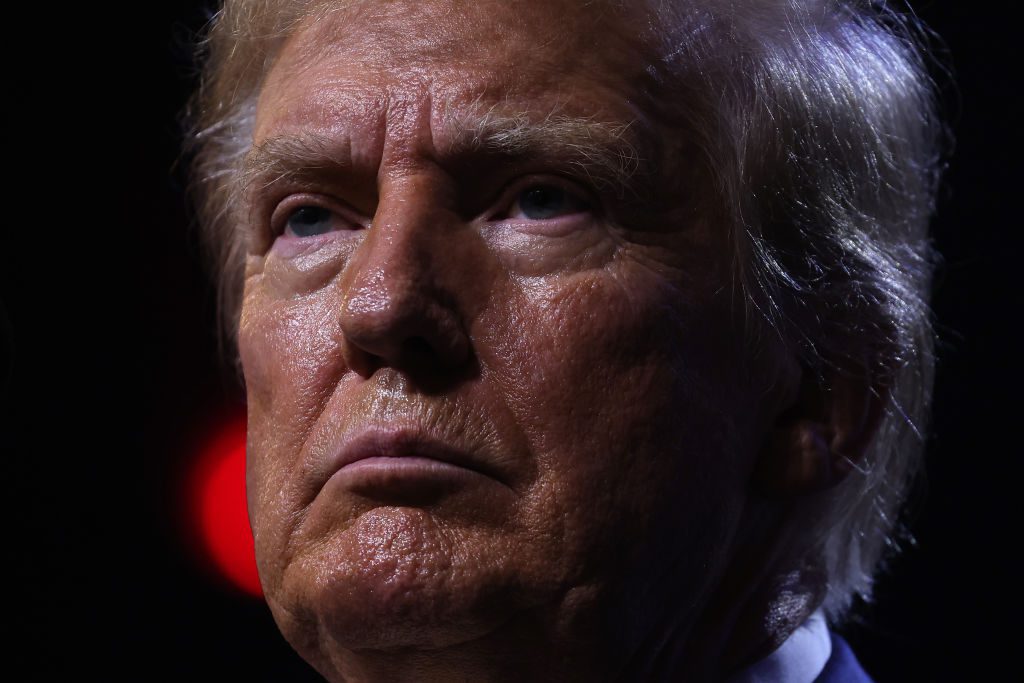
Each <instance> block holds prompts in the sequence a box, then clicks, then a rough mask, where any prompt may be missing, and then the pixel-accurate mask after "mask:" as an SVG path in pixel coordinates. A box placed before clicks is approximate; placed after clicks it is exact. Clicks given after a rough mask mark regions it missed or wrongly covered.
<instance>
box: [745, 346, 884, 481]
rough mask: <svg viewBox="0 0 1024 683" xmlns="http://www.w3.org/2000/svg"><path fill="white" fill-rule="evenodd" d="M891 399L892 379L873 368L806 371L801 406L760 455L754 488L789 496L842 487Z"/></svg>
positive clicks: (778, 425) (781, 420) (783, 418)
mask: <svg viewBox="0 0 1024 683" xmlns="http://www.w3.org/2000/svg"><path fill="white" fill-rule="evenodd" d="M888 396H889V382H888V380H887V379H883V378H881V377H879V376H878V374H877V373H872V372H871V370H870V369H869V367H868V364H867V363H864V364H850V363H848V364H846V365H845V366H843V367H829V368H827V369H826V370H825V371H824V372H822V373H820V374H812V373H810V372H808V371H806V370H805V371H803V372H802V377H801V381H800V389H799V396H798V398H797V401H796V402H795V404H794V405H793V406H791V407H790V408H789V409H788V410H786V411H784V412H783V413H781V414H780V415H779V417H778V418H777V419H776V422H775V424H774V426H773V427H772V429H771V432H770V434H769V436H768V438H767V440H766V442H765V445H764V447H763V448H762V451H761V453H760V454H759V456H758V460H757V463H756V464H755V469H754V478H753V483H754V487H755V488H756V489H757V490H758V491H759V492H760V493H762V494H765V495H768V496H770V497H789V496H794V495H803V494H809V493H814V492H817V491H821V490H824V489H827V488H830V487H832V486H835V485H836V484H838V483H839V482H841V481H842V480H843V479H844V478H845V477H846V476H847V475H848V474H849V473H850V472H851V471H852V470H853V469H854V468H856V467H857V465H858V463H859V462H860V461H861V460H862V459H863V456H864V454H865V453H866V452H867V449H868V446H870V444H871V441H872V439H873V438H874V436H875V434H876V432H877V431H878V428H879V426H880V425H881V423H882V418H883V417H884V416H885V408H886V404H887V402H888Z"/></svg>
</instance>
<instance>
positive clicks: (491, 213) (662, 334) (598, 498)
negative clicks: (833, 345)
mask: <svg viewBox="0 0 1024 683" xmlns="http://www.w3.org/2000/svg"><path fill="white" fill-rule="evenodd" d="M580 5H581V3H577V2H552V1H549V0H548V1H545V2H528V3H523V2H508V1H506V0H502V1H501V2H485V1H477V2H466V3H453V2H442V1H433V0H430V1H422V0H420V1H418V2H415V3H406V2H391V3H351V4H349V5H347V6H345V7H344V8H341V9H338V10H337V11H335V12H333V13H331V14H329V15H327V16H326V17H323V18H321V19H320V20H319V21H317V22H311V21H307V22H305V23H303V24H302V25H300V26H299V27H298V28H297V29H296V31H295V32H294V33H293V35H292V36H291V37H290V38H289V39H288V41H287V42H286V43H285V45H284V46H283V48H282V50H281V53H280V55H279V57H278V58H277V60H276V62H275V64H274V66H273V68H272V69H271V71H270V72H269V75H268V78H267V80H266V82H265V84H264V87H263V89H262V92H261V95H260V98H259V103H258V108H257V117H256V125H255V132H254V148H255V149H267V143H268V141H274V140H280V139H282V138H283V137H287V136H295V137H298V138H302V139H308V138H309V136H313V135H315V136H317V138H318V139H320V140H328V141H330V143H329V144H330V145H331V147H330V150H329V152H330V153H329V156H330V158H331V159H332V162H331V164H325V168H322V169H321V170H319V171H318V172H317V173H316V174H313V176H303V177H302V178H301V179H299V178H297V177H295V178H293V177H292V176H290V175H284V176H282V175H281V174H278V175H276V176H274V177H262V178H259V179H255V180H252V181H251V182H249V183H248V185H247V187H246V194H245V211H244V215H245V226H246V229H247V230H248V231H249V233H250V237H251V240H250V241H251V245H252V246H251V249H250V253H249V255H248V257H247V268H246V281H245V295H244V304H243V308H242V317H241V325H240V335H239V348H240V351H241V357H242V363H243V368H244V372H245V380H246V386H247V391H248V404H249V443H248V455H249V462H248V473H247V481H248V490H249V508H250V517H251V521H252V527H253V531H254V534H255V540H256V552H257V559H258V565H259V571H260V577H261V581H262V582H263V587H264V591H265V594H266V596H267V600H268V603H269V605H270V607H271V610H272V611H273V614H274V617H275V619H276V621H277V622H278V624H279V626H280V628H281V630H282V633H283V634H284V635H285V637H286V638H287V639H288V640H289V642H290V643H291V644H292V645H293V646H294V647H295V648H296V650H298V652H299V653H300V654H301V655H302V656H303V657H305V658H306V659H307V660H308V661H309V662H310V663H312V664H313V666H315V667H316V668H317V669H318V670H319V671H320V672H321V673H322V674H323V675H324V676H325V677H326V678H328V679H329V680H332V681H364V680H365V681H372V680H387V681H402V680H410V681H411V680H416V681H428V680H494V681H499V680H516V681H519V680H577V679H578V680H609V679H626V680H630V679H634V678H643V679H645V680H657V679H659V678H671V679H673V680H678V679H679V678H680V677H686V678H687V679H688V680H702V679H707V680H711V679H715V678H718V677H720V676H722V675H724V674H726V673H728V672H730V671H732V670H733V669H735V668H737V667H739V666H741V665H742V664H744V663H746V662H748V661H750V660H751V659H753V658H756V657H758V656H762V655H764V654H766V653H767V652H768V651H770V650H771V649H772V647H774V645H776V644H778V643H779V642H781V640H782V639H784V638H785V636H786V635H787V634H788V633H789V631H791V630H792V629H793V628H794V627H795V626H796V625H797V624H799V623H800V622H801V621H802V619H803V617H805V616H806V614H807V613H808V612H809V611H810V610H811V609H813V607H814V605H815V604H816V602H815V601H816V600H817V599H819V598H820V590H819V587H817V586H816V584H815V583H814V582H813V581H812V580H810V579H808V578H807V577H809V576H812V575H813V571H807V572H805V573H804V574H800V573H797V574H795V575H794V574H792V572H789V573H787V571H788V570H791V569H792V567H791V566H789V565H786V564H785V563H784V562H783V561H782V559H780V558H781V556H782V550H781V549H782V547H783V546H784V543H781V541H780V539H781V540H784V539H785V538H786V535H785V532H784V531H783V529H784V528H785V524H784V522H785V520H786V519H787V517H786V515H787V514H788V512H787V511H788V509H789V508H788V507H787V504H786V502H785V501H784V500H782V501H780V500H779V499H780V498H784V496H774V497H772V496H768V497H765V496H763V495H755V494H754V493H752V487H753V484H752V482H754V480H755V479H757V478H758V477H760V478H761V479H762V480H764V481H766V482H769V483H771V482H773V481H774V482H775V484H776V485H777V486H776V487H777V488H779V489H784V490H785V491H786V492H787V495H789V492H790V489H793V490H796V491H798V492H799V491H800V490H801V487H802V486H803V483H804V482H805V481H812V480H813V481H816V482H818V480H819V479H820V477H819V475H818V474H817V473H816V471H815V464H814V463H816V462H817V459H816V458H817V457H818V451H816V450H815V448H817V445H816V444H819V443H820V442H821V440H822V438H817V437H820V436H821V435H820V434H819V433H818V432H821V433H824V434H825V437H823V438H826V439H827V438H831V436H834V434H833V433H832V432H828V430H827V429H826V428H825V427H824V426H822V427H820V428H819V427H816V426H813V425H812V426H808V424H809V423H806V421H805V422H800V423H799V425H800V426H799V428H787V429H788V430H783V431H782V432H781V433H780V431H779V427H778V424H777V423H778V422H779V416H780V415H781V414H782V413H783V411H785V410H786V409H787V408H789V407H790V406H792V405H793V403H794V401H796V399H797V395H798V393H799V391H800V389H799V387H800V374H799V370H798V369H794V364H793V362H792V361H791V359H789V358H788V357H786V356H785V354H783V353H782V351H781V350H779V349H776V348H774V347H772V346H771V345H770V343H768V342H765V344H764V345H763V346H762V347H761V348H760V351H759V353H758V354H756V355H755V356H753V357H752V356H751V352H750V349H749V346H747V345H744V344H742V343H740V341H739V340H741V339H742V338H743V336H744V330H743V328H742V325H741V323H740V321H739V320H738V319H737V318H738V315H737V311H738V310H739V307H738V306H737V304H736V301H734V300H733V298H732V296H731V294H730V293H731V292H732V291H733V289H732V288H731V285H730V283H731V280H730V276H729V272H730V271H729V267H730V263H731V255H730V252H729V245H728V241H727V239H726V235H724V234H723V231H722V230H721V229H720V227H719V226H716V225H715V224H714V222H713V221H712V220H709V219H708V218H707V212H706V211H704V210H702V204H701V201H700V199H699V194H700V193H699V192H698V191H695V188H696V189H697V190H699V188H700V174H699V163H698V162H697V160H696V159H695V158H693V156H692V155H691V156H689V157H688V156H687V154H688V151H687V150H688V145H687V140H686V134H685V131H682V130H678V129H675V128H673V127H672V126H670V125H668V124H667V123H666V122H665V120H664V117H663V116H662V115H661V114H659V112H658V111H657V106H656V105H655V95H656V94H657V93H656V90H655V88H654V86H653V85H652V84H651V83H649V82H648V81H647V79H646V76H645V74H646V71H645V68H644V67H645V65H646V64H648V63H649V62H650V55H646V54H644V53H643V51H642V49H641V48H640V47H639V43H638V41H637V38H636V32H635V31H631V30H630V27H632V26H639V25H642V21H643V18H642V17H640V16H638V15H623V14H619V13H615V12H612V11H610V10H607V11H592V10H585V9H583V8H581V7H580ZM566 27H572V30H567V29H566ZM488 112H490V113H491V114H495V113H497V114H500V115H502V116H505V115H507V116H509V117H520V118H523V117H525V120H528V121H529V122H531V123H533V124H537V125H541V124H542V123H543V122H544V121H550V120H552V117H566V118H573V119H581V120H584V119H585V120H587V121H590V122H592V123H594V124H599V125H604V124H607V126H606V128H605V129H607V130H624V131H625V132H623V133H622V134H621V136H620V138H621V139H620V140H619V143H621V142H622V141H623V140H624V141H625V142H626V143H628V145H629V148H630V149H633V150H635V151H636V157H637V165H636V169H635V172H634V174H633V177H634V178H635V179H637V182H642V184H643V188H642V194H643V201H638V200H637V199H636V198H637V197H638V196H639V194H638V192H635V191H633V190H634V189H635V188H628V189H629V191H626V192H621V191H617V189H618V190H622V189H623V188H614V187H609V186H608V185H607V184H604V185H600V186H598V185H599V184H596V183H594V182H593V180H592V179H591V178H589V177H588V175H587V174H586V173H585V172H581V171H580V170H579V169H578V168H575V169H574V168H569V169H566V168H564V167H563V166H562V165H560V163H559V160H558V159H557V158H554V157H552V156H550V155H549V156H547V157H546V156H545V155H544V154H543V153H541V154H532V155H527V156H526V157H521V156H516V155H515V154H511V155H510V154H508V153H504V152H503V153H501V154H495V153H493V151H490V150H486V149H485V150H473V149H467V147H466V145H465V144H462V142H464V141H460V139H459V133H458V131H459V130H460V128H459V125H463V124H459V125H454V124H453V123H452V122H453V121H456V122H463V123H465V122H467V121H468V122H473V121H479V120H480V119H481V118H482V117H484V116H485V114H487V113H488ZM303 136H306V138H303ZM613 143H614V144H618V143H615V141H613V140H609V141H602V142H600V143H599V144H601V145H605V146H607V145H611V144H613ZM556 146H557V145H553V148H554V147H556ZM680 160H681V161H680ZM538 184H540V185H545V186H552V185H553V186H555V187H557V188H560V189H561V190H562V191H564V192H567V193H568V194H567V196H568V197H570V198H571V199H569V200H567V201H566V202H565V203H564V204H563V205H562V208H561V209H560V210H559V211H558V212H556V215H554V216H553V217H550V218H542V219H536V218H531V217H530V216H529V215H527V214H528V213H529V212H527V211H525V210H524V208H523V205H522V201H523V200H522V192H523V190H525V189H527V188H528V187H532V186H536V185H538ZM301 207H321V208H324V209H327V210H328V211H329V212H330V213H329V214H328V215H329V216H330V218H329V221H328V227H327V229H325V230H323V231H322V232H321V234H315V235H312V236H305V237H301V236H297V235H295V234H293V232H292V231H291V228H290V227H289V225H291V226H293V227H294V225H295V224H296V223H295V220H294V219H295V215H296V214H295V212H296V210H298V209H300V208H301ZM824 422H826V423H827V422H828V419H827V416H826V418H825V419H824ZM397 427H401V428H405V429H407V430H412V431H414V432H416V433H418V434H426V435H429V436H430V437H431V438H433V439H436V440H439V441H442V442H444V443H446V444H448V445H450V446H452V447H453V448H458V449H460V450H462V451H464V452H465V453H468V454H469V455H470V457H471V458H472V459H474V462H475V463H477V465H479V469H481V470H483V471H484V472H485V473H483V474H481V473H468V474H467V476H464V477H461V476H460V477H455V478H454V479H452V478H448V479H445V478H443V477H442V478H441V479H442V480H443V481H440V480H435V479H431V478H430V477H424V476H420V475H414V474H409V473H406V474H398V475H394V476H393V477H390V478H389V477H388V476H385V475H380V476H378V477H377V479H373V478H372V477H370V480H369V483H367V480H359V479H358V477H353V476H348V478H347V479H346V478H345V476H342V475H338V474H337V473H336V470H337V463H336V461H335V460H333V459H332V458H333V456H334V454H336V453H337V451H338V449H339V448H344V447H345V445H346V444H350V443H351V442H352V439H354V438H355V437H356V436H358V435H359V434H361V433H365V432H366V431H367V430H372V429H379V430H385V431H386V430H387V429H394V428H397ZM801 430H803V431H801ZM815 430H817V431H815ZM780 434H781V435H780ZM801 434H804V436H803V437H801V436H800V435H801ZM808 434H810V436H815V437H816V438H817V440H815V438H810V436H807V435H808ZM414 450H415V449H412V451H414ZM823 452H824V453H825V454H826V456H827V453H828V449H827V447H826V448H825V450H824V451H823ZM791 454H796V455H797V456H799V457H798V458H797V459H796V460H793V459H792V458H791V457H790V455H791ZM402 455H417V453H415V452H411V451H410V452H408V453H403V454H402ZM800 458H802V459H800ZM765 462H767V463H768V465H766V464H765ZM778 462H781V463H782V464H778V465H774V466H773V465H772V463H778ZM794 462H796V464H795V465H794V464H793V463H794ZM807 463H810V464H807ZM801 468H803V469H801ZM805 470H806V471H805ZM780 472H781V474H780ZM779 482H782V483H779ZM787 482H788V483H787ZM792 482H796V484H795V485H793V486H790V484H792ZM819 483H820V482H819ZM783 484H785V485H783ZM754 488H756V487H754ZM761 488H762V489H763V488H764V487H763V486H762V487H761ZM769 488H770V486H769ZM793 576H796V577H797V578H796V579H793V578H792V577H793ZM785 577H790V578H789V579H785ZM786 581H788V583H786V589H787V590H788V591H789V594H790V595H802V596H805V597H806V599H805V600H803V601H802V602H801V601H800V600H797V601H795V602H793V601H791V604H795V605H797V606H796V607H792V606H791V607H789V608H788V609H789V612H785V610H783V612H782V613H780V612H779V611H778V610H779V609H781V608H777V606H773V602H772V596H773V595H776V594H777V593H778V592H779V590H780V586H782V585H783V583H785V582H786ZM773 610H775V611H774V612H773ZM769 616H771V617H772V618H768V617H769Z"/></svg>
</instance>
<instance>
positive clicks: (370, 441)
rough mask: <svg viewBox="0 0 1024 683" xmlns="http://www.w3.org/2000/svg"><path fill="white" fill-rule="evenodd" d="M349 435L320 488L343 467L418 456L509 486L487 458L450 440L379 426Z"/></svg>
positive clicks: (405, 428) (413, 429)
mask: <svg viewBox="0 0 1024 683" xmlns="http://www.w3.org/2000/svg"><path fill="white" fill-rule="evenodd" d="M349 434H350V435H349V436H348V438H343V439H342V440H341V444H340V447H339V448H336V449H335V450H334V451H333V452H332V453H330V454H329V455H328V461H329V462H328V472H327V473H326V474H327V476H326V478H325V479H324V481H323V482H321V484H325V483H326V480H327V479H329V478H330V477H331V476H333V474H334V473H335V472H337V471H338V470H340V469H341V468H343V467H345V466H346V465H350V464H352V463H354V462H358V461H359V460H363V459H365V458H372V457H377V456H383V457H392V458H402V457H411V456H419V457H425V458H432V459H434V460H439V461H441V462H446V463H450V464H452V465H457V466H459V467H464V468H466V469H468V470H472V471H474V472H478V473H480V474H483V475H485V476H488V477H490V478H492V479H495V480H497V481H498V482H500V483H502V484H505V485H506V486H507V485H508V483H507V482H506V481H505V479H504V478H503V477H502V475H501V473H500V472H499V471H498V470H497V469H496V468H495V466H494V464H493V463H492V462H490V460H491V459H490V458H488V457H487V456H486V454H484V453H481V452H480V451H479V450H477V449H468V448H462V447H459V446H456V445H453V444H452V440H450V439H445V438H438V437H437V436H435V435H433V434H430V433H429V432H428V431H426V430H423V429H419V428H416V427H410V426H381V427H371V428H367V429H363V430H359V431H356V432H355V433H352V432H350V433H349Z"/></svg>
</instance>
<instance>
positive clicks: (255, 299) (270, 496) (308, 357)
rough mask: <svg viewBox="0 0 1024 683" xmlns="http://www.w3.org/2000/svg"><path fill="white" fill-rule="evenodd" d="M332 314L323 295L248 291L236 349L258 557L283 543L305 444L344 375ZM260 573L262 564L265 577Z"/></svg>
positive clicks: (299, 493)
mask: <svg viewBox="0 0 1024 683" xmlns="http://www.w3.org/2000/svg"><path fill="white" fill-rule="evenodd" d="M332 311H333V307H332V306H331V302H330V301H329V298H328V296H327V293H326V292H317V293H313V294H309V295H307V296H304V297H300V298H295V299H276V298H273V297H270V296H267V295H266V293H265V292H263V291H261V290H260V287H259V285H256V286H254V287H249V286H247V288H246V297H245V301H244V304H243V309H242V319H241V324H240V327H239V339H238V345H239V353H240V356H241V360H242V368H243V371H244V375H245V383H246V394H247V404H248V405H247V408H248V421H249V428H248V433H249V436H248V444H247V473H246V478H247V483H248V498H249V514H250V519H251V522H252V527H253V532H254V535H255V538H256V550H257V557H258V558H260V559H261V560H262V559H264V558H268V557H276V556H278V555H279V553H278V552H276V550H277V549H279V546H281V545H282V544H284V543H286V539H287V536H288V533H289V531H288V526H287V525H288V524H289V519H290V517H291V515H292V511H294V510H295V509H296V505H297V504H298V501H299V500H300V499H301V496H302V491H301V490H299V489H298V488H297V483H298V482H299V481H301V477H300V476H298V475H299V474H300V473H299V472H298V471H297V468H298V467H299V466H300V464H301V462H302V460H301V452H302V448H303V445H304V444H305V443H306V441H307V439H308V436H309V433H310V432H311V430H312V428H313V426H314V424H315V423H316V420H317V418H318V416H319V415H320V414H321V413H322V411H323V407H324V405H325V404H326V402H327V401H328V400H329V399H330V396H331V395H332V393H333V392H334V390H335V387H336V385H337V381H338V377H339V376H340V375H341V374H343V373H344V368H343V367H342V363H341V353H340V351H339V346H338V345H339V341H338V335H337V333H336V329H337V325H336V324H332V322H335V323H336V316H334V315H332ZM271 548H274V549H275V550H274V551H273V552H271V551H270V549H271ZM266 570H267V568H266V567H264V566H262V564H261V575H262V576H264V577H266V576H267V574H266V573H265V572H266ZM265 580H266V579H265Z"/></svg>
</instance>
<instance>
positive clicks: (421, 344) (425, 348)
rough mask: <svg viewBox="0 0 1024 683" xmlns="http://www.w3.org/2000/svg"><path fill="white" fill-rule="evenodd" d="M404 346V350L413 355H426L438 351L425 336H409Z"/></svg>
mask: <svg viewBox="0 0 1024 683" xmlns="http://www.w3.org/2000/svg"><path fill="white" fill-rule="evenodd" d="M402 346H403V350H404V351H405V352H406V353H407V354H409V355H411V356H426V355H430V354H433V353H436V352H435V350H434V347H433V346H431V344H430V342H428V341H427V340H426V339H425V338H424V337H409V338H408V339H406V340H405V342H404V343H403V344H402Z"/></svg>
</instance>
